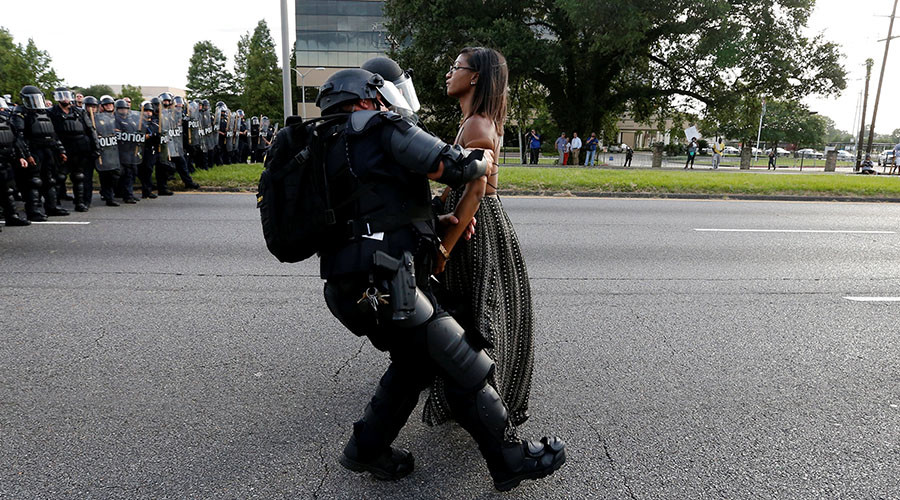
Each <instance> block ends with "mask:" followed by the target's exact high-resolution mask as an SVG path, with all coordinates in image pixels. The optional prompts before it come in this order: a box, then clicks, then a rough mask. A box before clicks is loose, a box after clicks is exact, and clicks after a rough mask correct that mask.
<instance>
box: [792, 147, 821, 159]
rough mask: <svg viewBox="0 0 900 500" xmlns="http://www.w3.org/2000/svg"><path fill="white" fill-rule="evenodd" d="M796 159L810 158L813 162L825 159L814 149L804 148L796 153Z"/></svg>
mask: <svg viewBox="0 0 900 500" xmlns="http://www.w3.org/2000/svg"><path fill="white" fill-rule="evenodd" d="M797 157H798V158H812V159H815V160H821V159H822V158H824V157H825V154H824V153H820V152H818V151H816V150H815V149H811V148H806V149H801V150H799V151H797Z"/></svg>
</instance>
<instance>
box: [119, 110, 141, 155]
mask: <svg viewBox="0 0 900 500" xmlns="http://www.w3.org/2000/svg"><path fill="white" fill-rule="evenodd" d="M116 128H117V129H118V130H117V131H116V139H117V140H118V142H119V163H121V164H123V165H140V163H141V160H142V159H143V156H144V155H143V150H144V134H145V129H146V125H145V124H144V114H143V113H141V112H140V111H133V110H129V111H128V113H126V114H120V113H119V112H118V111H117V112H116Z"/></svg>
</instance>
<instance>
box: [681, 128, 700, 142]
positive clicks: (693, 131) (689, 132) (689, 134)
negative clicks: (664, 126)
mask: <svg viewBox="0 0 900 500" xmlns="http://www.w3.org/2000/svg"><path fill="white" fill-rule="evenodd" d="M684 137H685V139H687V140H688V142H690V140H691V139H693V138H695V137H696V138H697V139H698V140H699V139H701V138H702V137H703V136H702V135H700V131H699V130H697V127H696V126H694V127H691V128H688V129H685V130H684Z"/></svg>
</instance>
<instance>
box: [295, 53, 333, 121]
mask: <svg viewBox="0 0 900 500" xmlns="http://www.w3.org/2000/svg"><path fill="white" fill-rule="evenodd" d="M291 69H292V70H294V73H297V76H299V77H300V96H301V101H302V102H303V112H302V114H301V116H302V117H303V119H304V120H306V85H304V82H303V79H304V78H306V75H308V74H310V73H311V72H313V71H325V68H323V67H321V66H319V67H317V68H310V69H308V70H307V71H306V72H305V73H301V72H300V70H298V69H297V68H291Z"/></svg>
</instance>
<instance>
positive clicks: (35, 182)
mask: <svg viewBox="0 0 900 500" xmlns="http://www.w3.org/2000/svg"><path fill="white" fill-rule="evenodd" d="M43 185H44V181H42V180H41V178H40V177H32V178H31V186H32V187H34V188H35V189H40V188H41V186H43Z"/></svg>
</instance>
